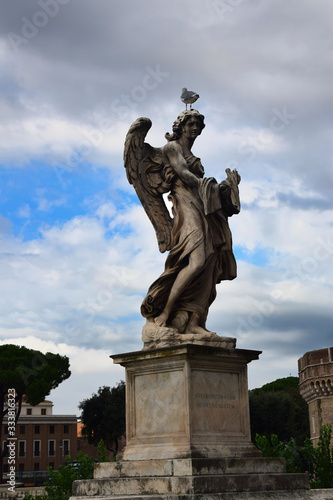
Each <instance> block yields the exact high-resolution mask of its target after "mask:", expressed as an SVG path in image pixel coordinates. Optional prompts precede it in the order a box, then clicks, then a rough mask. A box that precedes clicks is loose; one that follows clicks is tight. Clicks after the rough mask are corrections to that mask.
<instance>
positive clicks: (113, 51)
mask: <svg viewBox="0 0 333 500" xmlns="http://www.w3.org/2000/svg"><path fill="white" fill-rule="evenodd" d="M218 5H220V7H221V6H222V7H223V5H227V2H224V3H223V2H222V3H220V4H218V2H217V3H216V2H215V3H214V2H211V1H209V0H196V1H195V2H194V1H192V0H191V1H189V0H185V1H184V2H178V1H176V0H169V1H168V2H166V1H165V0H161V1H159V2H158V3H156V2H154V1H153V0H142V1H140V2H138V3H137V4H135V6H133V2H131V1H128V0H121V1H114V2H107V1H104V0H100V1H99V2H98V7H96V5H95V4H92V3H91V2H89V1H85V0H82V2H80V8H78V4H77V3H76V2H68V4H67V5H66V6H62V7H61V9H60V12H59V15H57V16H55V17H54V18H52V19H50V20H49V22H48V24H47V26H45V28H43V29H40V30H39V31H38V34H37V35H36V36H35V37H34V38H31V39H30V40H29V41H28V43H27V44H25V46H22V47H20V50H19V51H18V53H17V54H14V52H13V50H12V48H11V46H10V44H9V43H8V39H7V34H8V32H15V33H21V30H22V16H26V17H27V18H28V19H32V18H33V15H34V13H35V11H36V4H35V3H34V2H31V1H25V2H23V3H22V2H21V3H20V2H9V3H8V5H7V6H6V9H5V10H4V12H3V13H2V16H1V19H0V33H1V34H0V61H1V67H2V68H3V71H2V74H1V80H0V110H1V116H2V121H1V124H0V149H1V153H0V162H1V168H2V169H5V170H6V171H7V172H10V171H11V169H13V170H15V172H19V173H20V172H22V171H23V168H24V169H26V171H27V172H29V174H30V170H29V169H30V168H31V166H34V167H36V168H35V171H34V173H35V174H36V177H37V178H35V179H32V175H31V177H30V178H29V181H30V180H31V186H30V182H29V183H28V185H26V184H22V185H21V176H20V175H19V174H18V175H17V177H16V178H15V182H14V181H12V180H11V181H8V183H6V184H5V183H4V184H3V185H2V186H1V197H0V198H1V199H0V213H1V215H0V237H1V245H0V248H1V254H0V276H1V284H2V289H3V290H4V291H5V293H3V295H2V300H1V303H0V316H1V323H0V335H1V338H2V339H6V341H13V342H14V341H15V342H19V341H22V342H23V343H24V344H25V345H27V344H26V342H29V343H30V344H29V345H31V346H35V348H40V349H42V348H43V349H44V348H46V346H48V347H49V348H50V350H54V349H62V350H63V352H64V353H65V352H67V353H69V354H68V355H70V357H71V358H72V359H71V362H72V366H73V373H74V372H75V377H74V376H72V377H71V379H70V380H69V381H67V382H66V383H65V384H66V385H65V384H64V386H63V389H61V388H59V389H57V391H59V392H56V393H55V398H58V396H57V395H56V394H62V396H61V397H60V398H59V399H58V401H59V400H62V401H63V403H64V404H63V407H65V406H66V405H68V406H69V407H71V408H72V403H71V399H70V396H69V391H70V392H73V393H75V394H76V393H77V394H78V395H79V396H78V397H80V398H84V397H87V396H89V395H90V394H87V393H88V392H90V393H92V392H93V391H96V390H97V389H98V385H104V384H106V385H112V382H113V381H114V382H116V381H117V380H116V375H115V374H116V373H117V374H118V372H117V368H115V367H113V368H112V369H111V368H110V367H109V368H108V366H109V365H108V362H109V360H106V355H107V353H108V352H109V350H110V352H111V351H112V352H116V351H117V352H119V351H123V352H126V351H130V350H137V349H140V347H141V340H140V336H141V327H142V324H143V322H144V320H143V318H141V316H140V314H139V309H140V303H141V300H142V298H143V297H144V295H145V293H146V291H147V288H148V287H149V285H150V284H151V283H152V282H153V281H154V280H155V279H156V278H157V277H158V276H159V274H160V273H161V272H162V270H163V268H164V261H165V255H161V254H159V252H158V248H157V242H156V237H155V233H154V230H153V228H152V226H151V224H150V221H149V220H148V218H147V216H146V214H145V213H144V211H143V209H142V208H141V207H139V206H138V205H133V203H132V201H131V200H133V198H132V197H131V196H132V195H133V194H134V191H133V188H132V186H130V185H129V184H128V182H127V180H126V175H125V170H124V168H123V160H122V152H123V144H124V139H125V135H126V132H127V130H128V128H129V126H130V124H131V122H132V121H134V119H135V118H137V117H138V116H148V117H150V118H151V119H152V121H153V127H152V129H151V130H150V131H149V134H148V136H147V141H148V142H149V143H150V144H151V145H153V146H155V147H158V146H162V145H163V144H164V143H165V139H164V134H165V132H167V131H171V127H172V123H173V120H174V119H175V118H176V116H177V114H178V113H179V112H180V111H181V110H182V109H183V104H182V103H181V102H180V100H179V95H180V92H181V88H182V87H183V86H187V87H188V88H191V89H192V90H194V91H196V92H198V93H199V94H200V99H199V100H198V101H197V103H196V105H195V107H196V108H198V109H199V110H200V111H201V112H202V113H203V114H204V115H205V116H206V119H205V121H206V128H205V129H204V131H203V132H202V135H201V136H200V138H198V140H197V142H196V144H195V147H194V153H195V154H196V155H198V156H200V157H201V158H202V162H203V165H204V166H205V169H206V174H207V176H215V177H216V178H217V179H218V180H222V179H223V178H224V177H225V173H224V171H225V168H227V167H230V168H237V169H238V170H239V172H240V174H241V176H242V182H241V184H240V190H241V199H242V204H243V210H242V211H241V213H240V214H239V215H237V216H234V217H232V218H231V219H230V226H231V229H232V233H233V241H234V245H235V247H236V248H238V249H240V250H239V251H240V252H242V255H243V256H244V259H245V260H248V261H250V262H251V260H253V262H254V263H253V264H250V263H247V262H245V261H244V260H242V258H239V259H238V268H239V272H238V278H237V280H234V281H232V282H224V283H222V284H221V285H219V287H218V297H217V299H216V301H215V303H214V304H213V306H212V308H211V312H210V315H209V318H208V323H209V327H210V328H212V329H214V330H215V331H217V333H225V334H228V335H230V336H238V337H239V338H238V344H239V347H244V348H249V349H251V348H255V349H264V350H265V352H264V354H263V355H262V356H261V358H260V360H259V361H257V362H255V363H253V367H252V364H251V367H250V373H251V371H252V369H253V370H256V373H257V374H258V375H256V377H257V378H256V380H257V384H256V385H257V386H258V385H260V382H261V381H262V382H268V381H270V380H272V379H273V378H274V377H276V376H287V375H289V372H292V373H293V374H295V371H296V370H297V367H296V366H295V362H296V359H297V356H298V355H302V354H303V351H304V352H305V350H311V349H316V348H319V347H325V346H327V343H329V342H330V341H331V340H330V338H331V337H330V336H329V333H328V332H329V331H330V325H331V321H332V316H331V312H330V307H331V306H330V304H331V290H332V279H333V276H332V265H331V262H332V248H333V242H332V237H331V234H332V233H331V230H332V219H331V214H330V209H331V208H332V197H331V185H332V155H331V149H330V144H331V141H330V136H331V124H330V123H331V116H330V111H329V109H330V106H329V105H330V99H331V88H330V85H329V82H330V71H331V70H330V65H329V64H328V61H329V60H330V58H331V30H330V27H329V19H330V15H331V13H332V6H331V5H330V4H329V3H323V2H322V3H321V4H320V5H317V4H314V3H313V2H305V3H304V4H303V5H302V9H301V10H300V9H299V7H298V6H297V5H296V4H294V3H290V2H288V1H287V0H285V1H282V2H281V0H273V1H271V2H269V3H268V2H265V1H261V0H260V1H258V2H255V4H253V3H252V2H246V1H244V2H238V3H237V5H236V3H235V5H231V3H230V5H229V7H230V9H227V11H224V12H223V11H222V10H221V8H217V7H218ZM96 26H98V29H96ZM152 40H153V43H152V42H151V41H152ZM147 67H149V68H150V70H149V71H148V70H147ZM152 71H153V74H155V77H153V76H152ZM149 75H150V76H149ZM156 75H157V76H156ZM144 82H146V86H144ZM147 84H148V86H150V88H149V89H148V87H147ZM98 166H103V167H105V168H106V169H109V171H108V172H107V173H108V174H109V175H108V177H106V181H105V186H104V189H100V188H97V187H96V191H98V190H99V189H100V191H98V192H96V193H95V194H94V195H91V194H88V195H86V194H85V192H84V194H83V192H82V191H81V189H82V186H83V184H85V185H87V184H89V183H91V185H92V186H94V185H95V184H94V180H95V178H94V174H95V173H96V170H95V168H96V167H98ZM18 167H20V168H21V170H20V171H18V170H17V168H18ZM83 167H84V168H83ZM73 172H75V175H71V174H72V173H73ZM39 174H40V176H39ZM85 176H86V177H85ZM59 181H60V182H59ZM108 183H110V185H108ZM63 184H66V186H69V189H68V190H67V191H65V190H63V191H62V188H63ZM19 188H21V191H20V189H19ZM53 188H54V189H53ZM36 189H38V191H36ZM23 191H24V196H23V195H22V192H23ZM72 192H73V193H75V195H76V197H75V198H74V197H71V193H72ZM81 193H82V197H81ZM78 200H79V201H78ZM60 212H61V216H59V217H58V215H59V214H60ZM63 214H65V215H63ZM66 214H67V215H66ZM41 217H44V219H41ZM19 219H21V222H18V220H19ZM39 220H43V221H44V222H40V223H39V222H36V221H39ZM33 223H35V225H36V226H38V227H37V228H36V230H35V232H34V235H33V236H31V237H27V238H25V239H20V238H19V237H14V236H13V234H14V235H19V234H26V233H25V232H24V231H23V229H24V227H30V225H31V224H33ZM20 224H21V225H20ZM24 224H27V225H29V226H24ZM38 230H39V233H38ZM276 297H280V298H279V299H277V298H276ZM318 325H320V327H319V326H318ZM314 331H315V333H316V336H314ZM81 361H84V362H83V363H81ZM83 366H84V367H85V366H87V370H88V371H89V370H90V371H89V374H86V373H83V372H82V367H83ZM110 366H112V364H111V365H110ZM254 366H255V367H258V368H254ZM104 370H105V372H104ZM108 370H109V371H108ZM114 370H116V371H114ZM104 373H105V375H103V374H104ZM119 373H120V372H119ZM250 380H251V376H250ZM94 384H95V387H93V385H94ZM85 390H86V393H85V394H84V391H85ZM75 404H76V403H75Z"/></svg>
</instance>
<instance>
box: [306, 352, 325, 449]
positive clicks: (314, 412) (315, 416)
mask: <svg viewBox="0 0 333 500" xmlns="http://www.w3.org/2000/svg"><path fill="white" fill-rule="evenodd" d="M298 373H299V384H300V385H299V387H300V393H301V395H302V397H303V398H304V399H305V401H306V402H307V404H308V408H309V420H310V433H311V436H310V438H311V440H312V442H313V444H314V446H316V445H317V444H318V438H319V434H320V428H321V426H322V425H323V424H331V425H332V426H333V347H328V348H325V349H319V350H317V351H310V352H307V353H305V354H304V356H302V357H301V358H300V359H299V360H298Z"/></svg>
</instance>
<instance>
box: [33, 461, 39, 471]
mask: <svg viewBox="0 0 333 500" xmlns="http://www.w3.org/2000/svg"><path fill="white" fill-rule="evenodd" d="M34 470H35V471H37V470H39V463H38V462H36V463H35V464H34Z"/></svg>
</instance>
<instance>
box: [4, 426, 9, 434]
mask: <svg viewBox="0 0 333 500" xmlns="http://www.w3.org/2000/svg"><path fill="white" fill-rule="evenodd" d="M5 434H8V425H5Z"/></svg>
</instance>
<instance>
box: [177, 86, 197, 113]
mask: <svg viewBox="0 0 333 500" xmlns="http://www.w3.org/2000/svg"><path fill="white" fill-rule="evenodd" d="M199 97H200V96H199V94H196V93H195V92H192V90H187V89H186V88H183V90H182V95H181V96H180V99H181V100H182V101H183V102H184V103H185V104H186V109H187V105H188V104H189V105H190V109H192V104H193V103H194V102H195V101H196V100H197V99H199Z"/></svg>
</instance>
